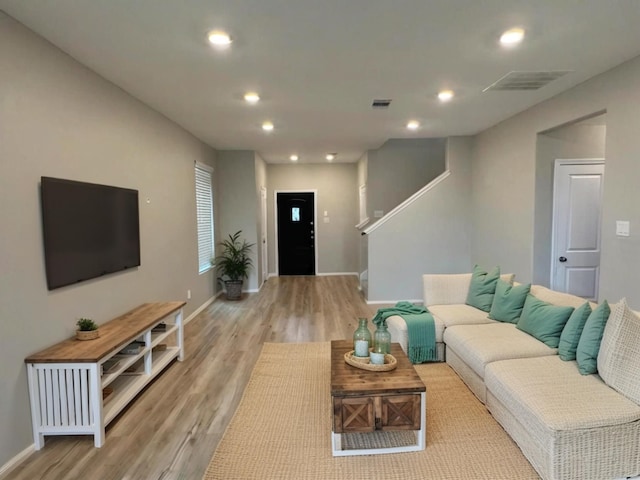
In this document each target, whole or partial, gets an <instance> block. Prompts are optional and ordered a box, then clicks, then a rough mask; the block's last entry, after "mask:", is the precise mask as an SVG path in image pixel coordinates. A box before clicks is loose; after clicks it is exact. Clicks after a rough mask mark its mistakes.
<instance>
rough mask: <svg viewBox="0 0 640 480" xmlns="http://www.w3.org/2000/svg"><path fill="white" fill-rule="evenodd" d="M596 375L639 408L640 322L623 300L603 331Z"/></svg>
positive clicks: (615, 308) (616, 307)
mask: <svg viewBox="0 0 640 480" xmlns="http://www.w3.org/2000/svg"><path fill="white" fill-rule="evenodd" d="M598 373H599V374H600V377H602V379H603V380H604V381H605V383H606V384H607V385H609V386H610V387H611V388H613V389H614V390H616V391H618V392H620V393H621V394H623V395H624V396H625V397H627V398H628V399H630V400H632V401H634V402H635V403H637V404H639V405H640V318H638V317H637V316H636V315H635V314H634V312H633V311H632V310H631V309H630V308H629V307H628V305H627V301H626V299H624V298H623V299H622V300H620V302H618V304H617V305H615V307H614V308H613V310H612V311H611V315H610V316H609V320H608V321H607V325H606V327H605V329H604V334H603V336H602V344H601V345H600V352H599V353H598Z"/></svg>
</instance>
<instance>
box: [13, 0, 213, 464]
mask: <svg viewBox="0 0 640 480" xmlns="http://www.w3.org/2000/svg"><path fill="white" fill-rule="evenodd" d="M0 72H2V73H0V126H1V127H0V225H1V227H0V228H1V234H0V339H1V340H0V341H1V343H2V347H1V348H0V432H1V434H0V466H1V465H4V464H5V463H7V462H8V461H9V460H10V459H12V458H13V457H14V456H16V455H17V454H18V453H19V452H21V451H23V450H25V449H26V448H28V447H29V446H30V445H31V444H32V443H33V438H32V433H31V417H30V410H29V400H28V388H27V381H26V368H25V365H24V358H25V357H26V356H28V355H30V354H32V353H35V352H37V351H39V350H41V349H43V348H45V347H48V346H50V345H52V344H54V343H56V342H58V341H61V340H63V339H65V338H68V337H70V336H72V335H73V331H74V329H75V321H76V320H77V318H78V317H80V316H88V317H92V318H93V319H94V320H96V321H97V322H98V323H103V322H105V321H107V320H109V319H111V318H113V317H115V316H117V315H119V314H122V313H124V312H126V311H128V310H130V309H131V308H134V307H135V306H137V305H139V304H141V303H144V302H150V301H162V300H186V293H187V292H186V290H187V289H191V293H192V299H191V300H190V301H189V303H188V305H187V307H186V313H187V314H189V313H191V312H192V311H193V310H194V309H195V308H197V307H198V306H200V305H201V304H203V303H204V302H205V301H206V300H208V299H209V298H210V297H211V295H212V292H213V281H212V275H210V274H206V275H202V276H201V275H198V262H197V257H198V255H197V243H196V213H195V211H196V210H195V189H194V188H195V187H194V185H195V183H194V161H200V162H204V163H208V164H210V165H213V164H214V161H215V151H214V150H212V149H211V148H209V147H207V146H205V145H203V144H202V143H201V142H199V141H197V140H196V139H195V138H194V137H193V136H191V135H190V134H188V133H187V132H185V131H184V130H182V129H181V128H180V127H178V126H177V125H175V124H173V123H172V122H170V121H168V120H167V119H166V118H165V117H163V116H161V115H159V114H158V113H156V112H155V111H153V110H151V109H149V108H148V107H146V106H145V105H143V104H142V103H140V102H139V101H137V100H136V99H134V98H132V97H130V96H129V95H127V94H125V93H124V92H123V91H122V90H120V89H119V88H117V87H115V86H113V85H112V84H110V83H109V82H107V81H105V80H104V79H102V78H101V77H99V76H97V75H96V74H94V73H93V72H91V71H90V70H88V69H87V68H85V67H83V66H82V65H80V64H78V63H77V62H76V61H75V60H73V59H71V58H70V57H69V56H67V55H66V54H64V53H62V52H61V51H59V50H57V49H56V48H54V47H53V46H52V45H51V44H49V43H48V42H46V41H44V40H42V39H41V38H40V37H38V36H36V35H34V34H33V33H32V32H31V31H29V30H27V29H26V28H24V27H23V26H22V25H20V24H18V23H17V22H15V21H14V20H13V19H11V18H10V17H8V16H6V15H5V14H3V13H1V12H0ZM41 176H53V177H61V178H68V179H74V180H81V181H88V182H94V183H103V184H109V185H116V186H121V187H129V188H134V189H137V190H139V195H140V235H141V239H140V241H141V256H142V264H141V266H140V267H139V268H137V269H134V270H130V271H126V272H123V273H118V274H112V275H109V276H106V277H102V278H99V279H95V280H91V281H88V282H83V283H81V284H78V285H74V286H69V287H65V288H61V289H57V290H54V291H51V292H49V291H48V290H47V286H46V281H45V271H44V258H43V246H42V232H41V217H40V205H39V180H40V177H41ZM147 199H148V201H147Z"/></svg>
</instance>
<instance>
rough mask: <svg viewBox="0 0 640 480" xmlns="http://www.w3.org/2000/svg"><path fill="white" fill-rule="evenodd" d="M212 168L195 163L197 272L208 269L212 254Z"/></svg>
mask: <svg viewBox="0 0 640 480" xmlns="http://www.w3.org/2000/svg"><path fill="white" fill-rule="evenodd" d="M212 177H213V169H211V167H208V166H207V165H203V164H201V163H196V209H197V219H198V272H199V273H203V272H206V271H207V270H210V269H211V268H212V267H211V259H212V258H213V256H214V245H215V244H214V237H213V182H212Z"/></svg>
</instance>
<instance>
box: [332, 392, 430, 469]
mask: <svg viewBox="0 0 640 480" xmlns="http://www.w3.org/2000/svg"><path fill="white" fill-rule="evenodd" d="M426 413H427V411H426V393H425V392H422V393H420V429H419V430H401V431H398V433H405V434H407V435H409V434H413V435H414V436H415V442H413V443H412V444H409V445H406V444H403V445H396V446H394V445H390V446H388V447H387V446H385V447H373V448H345V445H344V444H345V443H346V442H345V441H344V440H345V438H344V436H346V435H358V434H357V433H336V432H334V431H332V432H331V450H332V453H333V456H334V457H347V456H354V455H381V454H385V453H404V452H418V451H421V450H424V449H425V445H426V439H425V435H426ZM386 433H394V432H391V431H374V432H368V433H367V434H370V435H376V434H378V435H384V434H386ZM390 436H392V435H390Z"/></svg>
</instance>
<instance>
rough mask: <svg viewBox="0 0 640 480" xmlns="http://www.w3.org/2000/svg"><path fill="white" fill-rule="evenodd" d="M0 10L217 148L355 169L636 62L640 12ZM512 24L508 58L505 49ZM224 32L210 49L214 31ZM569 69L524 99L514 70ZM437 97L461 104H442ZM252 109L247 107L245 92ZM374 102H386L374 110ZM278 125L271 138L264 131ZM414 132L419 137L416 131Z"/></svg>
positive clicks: (546, 2)
mask: <svg viewBox="0 0 640 480" xmlns="http://www.w3.org/2000/svg"><path fill="white" fill-rule="evenodd" d="M0 9H2V10H4V11H5V12H6V13H8V14H9V15H10V16H12V17H14V18H16V19H17V20H18V21H20V22H22V23H23V24H25V25H26V26H27V27H29V28H30V29H32V30H34V31H35V32H37V33H38V34H40V35H41V36H43V37H44V38H46V39H47V40H49V41H50V42H51V43H53V44H54V45H56V46H58V47H59V48H60V49H62V50H63V51H65V52H67V53H68V54H69V55H71V56H72V57H74V58H76V59H77V60H79V61H80V62H81V63H83V64H85V65H87V66H88V67H89V68H91V69H93V70H94V71H96V72H97V73H98V74H100V75H101V76H103V77H105V78H107V79H108V80H110V81H111V82H113V83H114V84H116V85H118V86H119V87H121V88H122V89H124V90H125V91H127V92H129V93H130V94H131V95H133V96H134V97H137V98H138V99H140V100H141V101H143V102H144V103H146V104H147V105H149V106H151V107H152V108H154V109H156V110H157V111H158V112H161V113H162V114H163V115H165V116H166V117H168V118H170V119H171V120H173V121H175V122H176V123H178V124H179V125H181V126H182V127H183V128H185V129H186V130H188V131H189V132H191V133H192V134H193V135H195V136H196V137H198V138H199V139H201V140H202V141H204V142H206V143H207V144H209V145H211V146H212V147H214V148H217V149H223V150H236V149H241V150H255V151H256V152H258V153H259V154H260V156H262V157H263V158H264V159H265V160H266V161H267V162H269V163H279V162H289V156H290V155H291V154H292V153H297V154H298V155H299V156H300V160H299V162H326V160H325V159H324V156H325V154H326V153H327V152H337V153H338V157H337V158H336V160H334V162H354V161H357V160H358V158H360V157H361V155H362V154H363V153H364V152H365V151H366V150H368V149H375V148H378V147H379V146H380V145H382V144H383V143H384V142H385V141H386V140H387V139H389V138H426V137H444V136H451V135H471V134H475V133H478V132H480V131H482V130H484V129H486V128H488V127H491V126H493V125H495V124H496V123H499V122H500V121H502V120H504V119H506V118H509V117H510V116H512V115H514V114H516V113H518V112H520V111H522V110H525V109H527V108H529V107H530V106H532V105H534V104H536V103H539V102H541V101H543V100H545V99H547V98H550V97H552V96H554V95H556V94H558V93H560V92H562V91H564V90H566V89H568V88H570V87H572V86H574V85H576V84H578V83H580V82H583V81H584V80H586V79H588V78H590V77H592V76H594V75H596V74H598V73H601V72H604V71H606V70H608V69H610V68H612V67H614V66H616V65H618V64H620V63H622V62H624V61H626V60H629V59H631V58H633V57H635V56H637V55H639V54H640V28H638V27H637V26H638V25H639V24H640V1H639V0H607V1H604V0H529V1H523V0H395V1H392V0H181V1H176V0H108V1H106V0H105V1H99V0H55V1H51V0H0ZM511 27H521V28H523V29H524V30H525V31H526V36H525V40H524V42H523V43H522V44H521V45H519V46H518V47H516V48H512V49H505V48H501V47H500V46H499V45H498V41H497V40H498V37H499V36H500V34H501V33H502V32H503V31H504V30H507V29H508V28H511ZM213 29H223V30H225V31H227V32H228V33H229V34H230V35H231V36H232V39H233V43H232V44H231V46H230V47H228V48H226V49H224V50H219V49H215V48H213V47H212V46H211V45H210V44H209V43H208V41H207V32H209V31H210V30H213ZM555 70H569V71H570V73H568V74H567V75H564V76H563V77H561V78H559V79H557V80H554V81H553V82H551V83H549V84H548V85H546V86H544V87H542V88H540V89H538V90H531V91H488V92H484V93H483V89H485V88H486V87H488V86H489V85H491V84H493V83H494V82H496V81H497V80H498V79H500V78H501V77H503V76H504V75H506V74H507V73H509V72H511V71H555ZM441 89H451V90H454V91H455V93H456V95H455V97H454V99H453V100H452V101H451V102H449V103H446V104H443V103H440V102H439V101H438V99H437V97H436V94H437V92H438V91H439V90H441ZM247 91H256V92H258V93H259V94H260V96H261V101H260V102H258V104H256V105H249V104H247V103H246V102H245V101H244V100H243V96H244V93H245V92H247ZM374 99H392V102H391V105H390V107H389V108H388V109H382V110H380V109H373V108H372V107H371V103H372V101H373V100H374ZM267 120H268V121H271V122H272V123H273V124H274V126H275V128H274V130H273V131H272V132H269V133H266V132H264V131H263V130H262V128H261V125H262V123H263V122H264V121H267ZM409 120H418V121H419V122H420V124H421V126H420V128H419V129H418V130H415V131H410V130H408V129H407V128H406V124H407V122H408V121H409Z"/></svg>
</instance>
